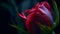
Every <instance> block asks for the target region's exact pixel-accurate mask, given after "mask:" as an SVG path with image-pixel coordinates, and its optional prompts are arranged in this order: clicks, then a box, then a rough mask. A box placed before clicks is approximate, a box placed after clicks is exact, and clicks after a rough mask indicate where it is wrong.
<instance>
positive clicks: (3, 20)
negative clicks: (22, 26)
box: [0, 0, 60, 34]
mask: <svg viewBox="0 0 60 34" xmlns="http://www.w3.org/2000/svg"><path fill="white" fill-rule="evenodd" d="M47 1H48V2H49V3H50V0H47ZM3 2H5V3H7V0H0V4H1V3H3ZM16 2H17V4H19V2H23V0H17V1H16ZM56 2H57V4H58V8H59V10H60V0H56ZM50 4H51V3H50ZM10 17H11V15H10V13H9V11H8V10H5V9H4V8H2V7H1V6H0V34H17V30H16V29H15V28H13V27H11V26H9V25H8V23H12V22H11V20H10ZM55 32H56V34H60V23H59V25H58V26H57V27H56V28H55Z"/></svg>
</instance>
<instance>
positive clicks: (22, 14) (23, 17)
mask: <svg viewBox="0 0 60 34" xmlns="http://www.w3.org/2000/svg"><path fill="white" fill-rule="evenodd" d="M19 16H20V17H21V18H22V19H23V20H26V16H25V15H24V13H23V12H22V13H20V14H19Z"/></svg>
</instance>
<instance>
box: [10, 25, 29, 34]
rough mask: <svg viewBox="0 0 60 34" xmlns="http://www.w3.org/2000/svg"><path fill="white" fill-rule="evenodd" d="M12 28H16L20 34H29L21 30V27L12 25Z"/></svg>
mask: <svg viewBox="0 0 60 34" xmlns="http://www.w3.org/2000/svg"><path fill="white" fill-rule="evenodd" d="M10 26H12V27H14V28H16V29H17V30H18V34H20V32H23V33H24V34H28V32H27V31H25V30H24V29H22V28H20V27H19V26H17V25H12V24H10Z"/></svg>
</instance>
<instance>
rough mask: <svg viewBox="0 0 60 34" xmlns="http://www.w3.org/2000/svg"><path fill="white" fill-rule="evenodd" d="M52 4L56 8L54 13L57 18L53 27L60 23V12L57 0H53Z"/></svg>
mask: <svg viewBox="0 0 60 34" xmlns="http://www.w3.org/2000/svg"><path fill="white" fill-rule="evenodd" d="M52 5H53V8H54V14H55V20H54V24H53V27H56V26H57V25H58V23H59V12H58V6H57V4H56V2H55V0H52Z"/></svg>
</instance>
